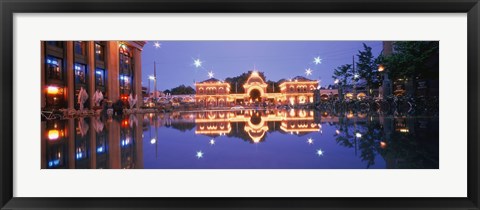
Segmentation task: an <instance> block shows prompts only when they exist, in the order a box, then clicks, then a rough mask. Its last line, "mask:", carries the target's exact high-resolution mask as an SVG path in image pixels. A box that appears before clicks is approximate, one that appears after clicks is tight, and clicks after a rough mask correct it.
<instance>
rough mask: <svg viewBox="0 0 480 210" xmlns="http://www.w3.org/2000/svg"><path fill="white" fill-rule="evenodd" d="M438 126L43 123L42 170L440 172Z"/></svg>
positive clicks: (266, 118) (343, 117)
mask: <svg viewBox="0 0 480 210" xmlns="http://www.w3.org/2000/svg"><path fill="white" fill-rule="evenodd" d="M438 123H439V122H438V117H411V116H385V115H381V114H377V113H354V112H347V113H340V114H332V113H328V112H318V111H315V110H305V109H290V110H285V109H281V110H280V109H273V110H235V111H205V112H173V113H160V114H154V113H150V114H144V115H142V114H138V115H129V116H124V117H120V118H113V119H112V118H110V119H102V118H99V117H90V118H77V119H68V120H58V121H43V122H42V132H43V134H44V135H43V137H42V168H44V169H54V168H60V169H62V168H63V169H74V168H76V169H100V168H104V169H134V168H137V169H142V168H152V169H155V168H158V169H168V168H170V169H177V168H178V169H181V168H186V169H188V168H213V169H235V168H245V169H249V168H252V169H261V168H285V169H294V168H299V169H320V168H345V169H354V168H415V169H416V168H420V169H421V168H438V164H439V163H438V139H439V136H438V135H439V134H438V133H439V132H438V127H439V126H438V125H439V124H438Z"/></svg>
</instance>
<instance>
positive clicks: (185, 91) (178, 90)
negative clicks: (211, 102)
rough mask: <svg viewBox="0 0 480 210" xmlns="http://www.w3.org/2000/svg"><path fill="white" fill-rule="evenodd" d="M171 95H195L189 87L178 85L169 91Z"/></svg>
mask: <svg viewBox="0 0 480 210" xmlns="http://www.w3.org/2000/svg"><path fill="white" fill-rule="evenodd" d="M170 92H171V94H172V95H190V94H195V90H194V89H193V88H192V87H190V86H185V85H180V86H178V87H175V88H172V89H171V90H170Z"/></svg>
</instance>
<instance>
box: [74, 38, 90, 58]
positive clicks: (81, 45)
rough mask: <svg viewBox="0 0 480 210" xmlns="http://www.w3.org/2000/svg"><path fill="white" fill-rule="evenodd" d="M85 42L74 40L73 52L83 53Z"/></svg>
mask: <svg viewBox="0 0 480 210" xmlns="http://www.w3.org/2000/svg"><path fill="white" fill-rule="evenodd" d="M86 44H87V43H86V42H82V41H75V42H74V45H75V54H78V55H85V54H86V53H85V48H86Z"/></svg>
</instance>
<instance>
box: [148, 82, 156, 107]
mask: <svg viewBox="0 0 480 210" xmlns="http://www.w3.org/2000/svg"><path fill="white" fill-rule="evenodd" d="M148 79H149V81H148V90H149V91H150V81H151V80H153V82H154V84H155V92H153V98H154V104H155V105H157V100H155V99H156V95H155V94H156V92H157V88H156V87H157V85H156V84H157V82H156V81H157V80H156V78H155V76H151V75H150V76H149V77H148Z"/></svg>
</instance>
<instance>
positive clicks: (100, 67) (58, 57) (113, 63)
mask: <svg viewBox="0 0 480 210" xmlns="http://www.w3.org/2000/svg"><path fill="white" fill-rule="evenodd" d="M145 43H146V42H143V41H42V42H41V49H42V51H41V77H42V78H41V87H42V91H41V107H42V109H45V108H47V109H52V108H54V109H60V108H68V109H74V108H76V107H77V106H78V103H77V97H78V93H79V90H80V88H82V87H83V88H84V89H85V90H86V91H87V93H88V96H89V97H88V100H87V101H86V103H85V107H87V108H93V106H94V103H93V95H94V93H95V91H96V90H97V89H98V90H100V91H102V93H103V96H104V98H107V99H108V100H110V101H113V102H115V101H117V100H118V99H122V100H124V101H126V100H127V98H128V95H130V93H133V94H132V95H137V97H142V86H141V73H142V71H141V51H142V48H143V46H144V45H145ZM141 103H142V100H138V102H137V106H138V107H140V106H141Z"/></svg>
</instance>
